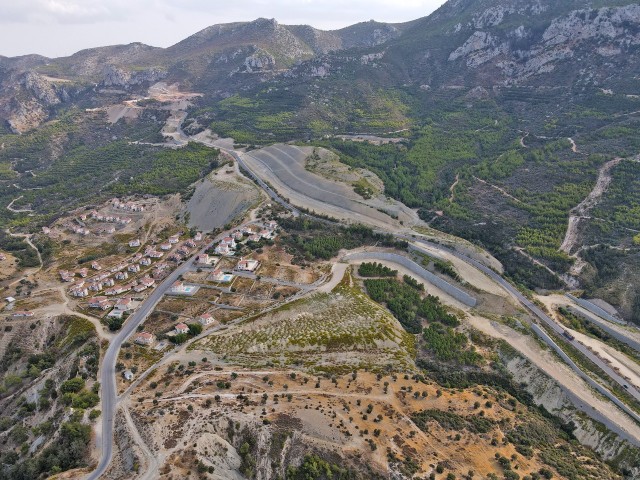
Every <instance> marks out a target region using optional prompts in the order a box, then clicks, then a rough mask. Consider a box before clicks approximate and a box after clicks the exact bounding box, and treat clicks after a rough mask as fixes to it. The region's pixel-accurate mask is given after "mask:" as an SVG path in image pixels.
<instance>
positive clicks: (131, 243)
mask: <svg viewBox="0 0 640 480" xmlns="http://www.w3.org/2000/svg"><path fill="white" fill-rule="evenodd" d="M129 246H130V247H131V248H133V247H139V246H140V239H138V238H136V239H134V240H129Z"/></svg>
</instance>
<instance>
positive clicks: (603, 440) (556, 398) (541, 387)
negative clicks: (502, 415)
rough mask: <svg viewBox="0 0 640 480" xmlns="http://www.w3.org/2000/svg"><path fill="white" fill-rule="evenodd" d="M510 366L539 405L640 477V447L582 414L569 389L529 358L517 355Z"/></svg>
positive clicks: (589, 444)
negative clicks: (561, 385)
mask: <svg viewBox="0 0 640 480" xmlns="http://www.w3.org/2000/svg"><path fill="white" fill-rule="evenodd" d="M506 365H507V369H508V370H509V371H510V372H511V373H512V374H513V375H514V377H515V378H517V379H518V382H520V384H521V385H526V390H527V391H528V392H529V393H530V394H531V395H532V397H533V401H534V402H535V403H536V404H537V405H541V406H543V407H544V408H545V409H546V410H547V411H548V412H550V413H552V414H553V415H555V416H557V417H559V418H560V419H562V420H563V421H564V422H565V423H567V424H572V425H573V426H574V430H573V432H572V433H573V435H574V436H575V437H576V438H577V439H578V441H579V442H580V443H582V444H583V445H586V446H588V447H591V448H593V449H594V450H595V451H596V452H598V454H600V455H601V456H602V457H603V459H604V460H607V461H609V462H612V463H614V464H617V465H618V466H620V467H621V469H624V470H627V471H628V472H629V473H630V476H629V477H628V478H640V448H638V447H636V446H634V445H631V444H630V443H629V442H627V441H625V440H623V439H621V438H620V437H619V436H617V435H616V434H615V433H613V432H611V431H610V430H607V428H605V427H604V425H602V424H600V423H597V422H595V421H594V420H592V419H591V418H589V417H587V416H585V415H583V414H581V413H580V412H579V411H578V410H577V409H576V408H575V406H574V405H573V403H572V402H571V399H570V398H569V396H568V395H567V394H566V393H565V391H564V390H563V389H562V388H561V387H560V386H559V385H558V384H557V383H556V382H555V381H554V380H552V379H551V378H549V377H548V376H546V375H545V374H544V373H543V372H542V371H540V370H539V369H538V368H537V367H536V366H534V365H533V364H531V363H530V362H529V361H528V360H526V359H524V358H522V357H520V356H515V357H512V358H510V359H508V360H507V362H506Z"/></svg>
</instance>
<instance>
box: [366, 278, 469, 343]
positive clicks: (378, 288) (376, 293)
mask: <svg viewBox="0 0 640 480" xmlns="http://www.w3.org/2000/svg"><path fill="white" fill-rule="evenodd" d="M409 278H410V277H409ZM364 286H365V288H366V289H367V293H368V294H369V296H370V297H371V298H372V299H373V300H375V301H376V302H379V303H384V304H385V305H386V307H387V308H388V309H389V310H390V311H391V313H393V315H394V316H395V317H396V318H397V319H398V321H399V322H400V324H401V325H402V326H403V327H404V329H405V330H406V331H407V332H409V333H414V334H415V333H420V332H421V331H422V322H423V321H427V322H440V323H443V324H445V325H449V326H451V327H456V326H458V325H459V324H460V322H459V320H458V319H457V318H456V316H455V315H452V314H450V313H449V312H448V311H447V309H446V308H445V307H444V306H443V305H442V304H441V303H440V300H439V299H438V297H435V296H433V295H427V296H426V297H424V298H422V296H421V294H420V291H419V290H417V289H416V288H415V286H414V285H411V284H409V283H407V282H400V281H398V280H395V279H388V278H385V279H366V280H365V281H364Z"/></svg>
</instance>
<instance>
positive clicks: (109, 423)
mask: <svg viewBox="0 0 640 480" xmlns="http://www.w3.org/2000/svg"><path fill="white" fill-rule="evenodd" d="M204 250H205V249H203V250H202V251H203V252H204ZM193 261H194V258H191V259H190V260H188V261H187V262H185V263H183V264H182V265H180V266H178V268H176V269H175V270H174V271H173V272H172V273H171V275H169V276H168V277H167V278H166V279H165V280H164V281H163V282H162V283H161V284H160V285H159V286H158V287H157V288H156V289H155V290H154V291H153V292H151V295H149V297H147V299H146V300H145V301H144V302H142V304H141V305H140V307H139V308H138V310H136V311H135V312H134V313H133V314H132V315H131V316H130V317H129V318H128V319H127V321H126V322H125V323H124V326H123V327H122V329H121V330H120V332H119V333H118V335H117V336H116V337H115V338H114V339H113V340H112V341H111V343H110V344H109V348H108V349H107V352H106V353H105V355H104V359H103V360H102V368H101V371H100V384H101V386H102V393H101V397H102V439H101V441H102V453H101V458H100V463H99V464H98V467H97V468H96V469H95V470H94V471H93V472H92V473H91V474H90V475H89V476H88V477H87V480H95V479H98V478H100V476H101V475H102V474H103V473H104V472H105V471H106V470H107V467H108V466H109V463H110V462H111V457H112V455H113V427H114V419H115V413H116V405H117V391H116V362H117V360H118V353H119V352H120V346H121V345H122V343H123V342H124V341H125V340H127V338H129V336H130V335H131V334H132V333H133V332H135V331H136V329H137V328H138V326H139V325H140V324H141V323H142V322H143V321H144V320H145V319H146V318H147V317H148V316H149V314H150V313H151V312H152V311H153V309H154V308H155V306H156V305H157V304H158V302H159V301H160V300H161V299H162V296H163V295H164V294H165V292H166V291H167V290H168V289H169V288H170V287H171V285H172V284H173V283H174V282H175V281H176V280H177V279H178V277H179V276H180V275H182V274H184V273H186V272H187V271H188V270H189V269H190V268H191V267H192V266H193Z"/></svg>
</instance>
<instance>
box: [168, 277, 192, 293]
mask: <svg viewBox="0 0 640 480" xmlns="http://www.w3.org/2000/svg"><path fill="white" fill-rule="evenodd" d="M188 291H189V290H188V289H187V286H186V285H185V284H184V282H181V281H180V280H177V281H175V282H174V283H173V285H171V293H187V292H188Z"/></svg>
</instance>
